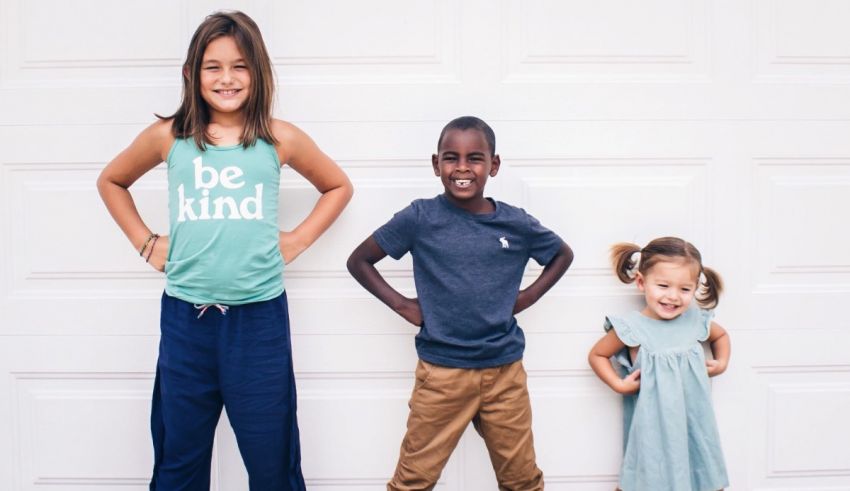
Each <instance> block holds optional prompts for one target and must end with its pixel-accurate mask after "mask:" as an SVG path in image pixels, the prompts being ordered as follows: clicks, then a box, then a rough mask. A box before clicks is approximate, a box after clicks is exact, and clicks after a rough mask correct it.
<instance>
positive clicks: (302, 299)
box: [0, 0, 850, 491]
mask: <svg viewBox="0 0 850 491" xmlns="http://www.w3.org/2000/svg"><path fill="white" fill-rule="evenodd" d="M220 7H229V8H239V9H242V10H245V11H246V12H247V13H249V14H250V15H251V16H253V17H254V18H255V19H256V20H257V21H258V23H259V24H260V26H261V28H262V30H263V33H264V35H265V37H266V41H267V44H268V46H269V49H270V52H271V54H272V56H273V58H274V62H275V66H276V69H277V72H278V81H279V83H280V87H281V90H280V92H279V103H278V110H277V115H278V116H279V117H282V118H284V119H288V120H290V121H293V122H295V123H296V124H298V125H300V126H302V127H303V128H304V129H305V130H307V132H308V133H310V134H311V135H313V136H314V138H315V139H316V140H317V141H318V142H319V144H320V145H321V146H322V147H323V148H324V149H325V150H326V151H327V152H328V153H329V154H330V155H332V156H333V157H334V158H335V159H337V160H338V162H339V163H340V164H341V165H342V166H343V167H344V168H345V170H346V171H347V172H348V173H349V175H350V176H351V178H352V180H353V181H354V183H355V186H356V195H355V198H354V200H353V201H352V203H351V205H350V206H349V208H348V209H347V210H346V212H345V213H344V215H343V216H342V217H341V219H340V221H339V222H338V223H337V224H336V225H335V226H334V228H333V229H332V230H331V231H330V232H329V233H328V234H327V235H326V236H325V237H323V238H322V239H321V240H320V242H318V243H317V244H316V245H315V246H314V247H313V248H312V249H311V250H309V251H308V252H307V253H306V254H305V255H304V256H302V257H301V258H299V260H298V261H296V262H295V263H294V264H293V265H292V267H291V268H289V269H288V271H287V285H288V288H289V295H290V302H291V306H292V321H293V322H292V325H293V330H294V348H293V349H294V355H295V360H296V371H297V374H296V375H297V379H298V383H299V404H300V406H299V417H300V422H301V428H302V438H303V452H304V455H303V459H304V464H303V465H304V472H305V475H306V477H307V480H308V486H309V487H310V488H311V489H321V490H327V491H332V490H333V491H343V490H344V491H365V490H376V489H381V487H382V486H383V483H384V482H385V480H386V479H387V478H388V477H389V475H390V474H391V472H392V469H393V466H394V464H395V458H396V455H397V449H398V445H399V443H400V440H401V436H402V434H403V431H404V423H405V418H406V411H407V405H406V401H407V398H408V395H409V391H410V388H411V385H412V371H413V367H414V363H415V352H414V349H413V335H414V329H413V328H411V327H410V326H408V325H405V323H404V322H403V321H402V320H401V319H400V318H398V317H396V316H395V315H393V314H392V313H390V312H389V311H388V310H387V309H386V308H385V307H384V306H383V305H382V304H380V303H379V302H378V301H377V300H375V299H373V298H371V297H370V296H369V295H368V294H367V293H366V292H365V291H363V290H362V289H361V288H360V287H359V286H357V285H356V283H355V282H354V281H353V280H352V279H351V278H350V277H349V276H348V274H347V272H346V271H345V266H344V263H345V259H346V257H347V256H348V254H349V252H350V251H351V250H352V249H353V247H354V246H355V245H356V244H357V243H359V242H360V241H361V240H362V239H363V238H365V237H366V236H367V235H368V234H369V233H370V232H371V231H372V230H373V229H374V228H375V227H377V226H378V225H380V224H381V223H383V222H384V221H386V220H387V219H388V218H389V217H390V215H391V213H392V211H394V210H397V209H400V208H401V207H403V206H404V205H406V204H407V203H408V202H409V201H410V200H411V199H413V198H416V197H425V196H431V195H434V194H436V193H438V192H439V191H440V185H439V181H438V179H436V178H435V177H433V174H432V173H431V170H430V164H429V156H430V154H431V153H432V152H433V151H434V150H435V144H436V139H437V135H438V132H439V130H440V128H441V127H442V125H443V124H444V123H445V122H446V121H448V120H449V119H451V118H453V117H455V116H459V115H463V114H475V115H478V116H481V117H483V118H484V119H485V120H487V121H489V122H490V123H491V124H492V125H493V127H494V129H495V130H496V134H497V137H498V150H499V153H501V155H502V158H503V163H504V164H503V167H502V171H501V172H500V174H499V176H498V177H497V178H495V179H493V180H491V181H490V184H489V187H488V188H489V192H490V194H491V195H493V196H495V197H497V198H499V199H502V200H504V201H508V202H511V203H514V204H518V205H521V206H523V207H525V208H526V209H528V210H529V211H530V212H531V213H532V214H534V215H536V216H537V217H538V218H540V219H541V221H542V222H543V223H544V224H547V225H548V226H550V227H551V228H553V229H554V230H556V231H557V232H558V233H560V234H561V235H562V236H563V237H565V238H566V239H567V241H568V242H569V243H570V244H571V245H572V246H573V248H574V250H575V253H576V260H575V263H574V265H573V267H572V269H571V270H570V271H569V272H568V274H567V276H566V277H565V278H564V279H563V280H562V281H561V283H560V284H558V285H557V286H556V287H555V288H554V289H553V290H552V291H551V292H550V293H549V294H548V295H547V297H546V298H545V299H543V300H542V301H541V302H540V303H539V304H538V305H536V306H535V307H534V308H533V309H532V310H530V311H529V312H527V313H524V314H523V315H522V316H521V318H520V323H521V325H522V326H524V328H525V330H526V332H527V338H528V348H527V351H526V366H527V369H528V372H529V385H530V388H531V391H532V400H533V405H534V415H535V432H536V443H537V450H538V454H539V464H540V466H541V467H542V468H543V470H544V472H545V474H546V481H547V485H548V488H549V489H555V490H582V491H585V490H610V489H612V488H613V487H614V485H615V482H616V474H617V470H618V465H619V452H620V432H621V430H620V405H619V398H618V397H617V396H615V395H614V394H613V393H611V391H610V390H608V389H607V388H606V387H605V386H603V385H602V383H601V382H599V381H598V380H597V379H596V378H595V377H594V376H593V374H592V373H591V372H590V370H589V368H588V367H587V363H586V361H585V360H586V352H587V350H588V349H589V347H590V346H591V345H592V343H593V342H594V340H595V339H596V338H597V337H598V336H599V335H600V334H601V321H602V318H603V316H604V315H605V314H606V313H607V312H611V311H620V310H623V309H627V308H629V307H630V306H631V305H632V304H633V303H634V302H636V301H637V300H638V298H637V297H636V296H635V294H634V291H633V289H632V288H631V287H623V286H622V285H619V284H618V283H617V282H616V281H615V279H614V277H613V275H612V274H611V273H610V272H609V269H608V266H607V262H606V250H607V247H608V246H609V245H610V244H611V243H612V242H616V241H621V240H633V241H637V242H640V243H644V242H646V241H647V240H648V239H650V238H652V237H656V236H659V235H668V234H674V235H681V236H684V237H687V238H689V239H691V240H692V241H693V242H694V243H695V244H697V246H698V247H700V249H701V250H702V251H703V255H704V257H705V259H706V263H707V264H708V265H710V266H712V267H715V268H716V269H717V270H719V271H720V272H721V273H722V274H723V275H724V277H725V279H726V281H727V284H728V292H727V294H726V295H725V297H724V298H723V299H722V301H721V305H720V307H719V309H718V316H717V319H718V321H719V322H720V323H721V324H723V325H725V326H726V327H727V328H728V330H729V331H730V333H731V336H732V341H733V360H732V364H731V366H730V369H729V371H728V372H727V373H726V374H725V375H723V376H722V377H720V378H718V379H716V380H715V382H714V395H715V402H716V409H717V413H718V419H719V424H720V432H721V437H722V439H723V444H724V450H725V452H726V456H727V460H728V466H729V470H730V477H731V481H732V486H731V489H733V490H750V489H758V490H760V491H767V490H807V491H817V490H824V491H826V490H829V491H838V490H848V489H850V452H848V451H847V441H848V438H850V420H848V417H847V415H848V411H850V329H848V328H850V321H848V316H847V314H846V310H845V308H846V306H847V304H848V303H850V259H848V258H850V254H848V251H850V232H848V226H847V224H848V223H850V137H848V135H850V90H848V88H849V87H848V84H850V30H848V29H847V26H848V25H850V1H847V0H643V1H640V2H637V1H631V0H594V1H590V0H584V1H580V0H561V1H556V0H524V1H521V0H498V1H489V0H457V1H450V0H431V1H424V0H423V1H415V2H413V1H409V2H399V1H395V0H358V1H357V2H348V1H345V0H317V1H306V0H300V1H295V0H288V1H280V2H273V1H271V0H268V1H262V0H256V1H248V0H246V1H243V2H233V3H230V4H223V3H218V2H213V1H200V0H199V1H186V2H174V1H167V0H148V1H146V2H113V1H108V0H85V1H76V2H66V1H60V0H0V42H2V45H0V47H1V48H2V51H0V149H2V150H0V193H2V194H0V278H2V282H0V319H2V322H0V489H4V490H5V489H9V490H34V489H38V490H41V491H44V490H57V491H58V490H83V489H85V490H90V489H103V490H108V489H115V490H142V489H146V485H147V480H148V476H149V474H150V467H151V460H152V458H151V454H152V450H151V444H150V441H149V436H148V429H147V424H148V412H149V395H150V392H151V387H152V379H153V369H154V363H155V357H156V346H157V341H158V298H159V295H160V292H161V290H162V287H163V280H162V277H161V275H159V274H157V273H155V272H153V271H150V270H149V269H147V268H146V267H145V265H144V264H141V263H140V261H139V260H138V257H137V256H136V255H135V254H134V252H133V250H132V248H131V247H130V246H129V244H128V243H127V241H126V240H125V239H124V237H123V236H122V235H121V234H120V232H119V230H118V228H117V227H116V226H115V225H114V224H113V223H112V221H111V219H110V218H109V216H108V214H107V212H106V210H105V208H104V207H103V205H102V204H101V202H100V199H99V197H98V196H97V193H96V191H95V187H94V181H95V177H96V176H97V174H98V172H99V171H100V169H101V168H102V167H103V165H104V164H105V162H107V161H108V160H109V159H111V158H112V157H113V156H114V155H115V154H116V153H117V152H118V151H120V150H121V149H122V148H123V147H124V146H126V145H127V144H128V143H129V142H130V140H131V139H132V137H133V136H134V135H135V134H136V133H138V132H139V131H140V130H141V129H142V128H143V127H144V126H145V125H147V124H149V123H150V122H151V121H152V120H153V116H152V113H153V112H158V113H160V114H168V113H170V112H171V111H173V109H174V108H175V107H176V105H177V101H178V99H179V65H180V63H181V61H182V56H183V54H184V52H185V49H186V46H187V43H188V40H189V37H190V35H191V33H192V31H193V30H194V28H195V27H196V26H197V24H198V23H199V22H200V21H201V19H202V18H203V16H204V15H205V14H206V13H209V12H210V11H212V10H214V9H215V8H220ZM282 187H283V192H282V197H283V198H282V199H283V202H282V205H281V207H282V216H284V217H285V219H284V223H283V224H282V226H283V227H284V228H286V227H291V226H292V225H293V224H294V223H296V222H297V221H298V220H299V219H300V217H302V216H303V215H304V214H305V213H306V212H307V210H308V209H309V207H310V206H311V204H312V202H313V201H314V199H315V197H316V193H315V192H314V191H313V190H312V189H311V188H310V186H309V185H308V184H307V183H306V182H305V181H304V180H302V179H300V178H298V176H297V175H294V173H292V172H291V171H288V170H287V171H286V172H285V174H284V179H283V183H282ZM133 189H134V196H135V197H136V199H137V202H138V205H139V208H140V209H141V210H142V213H143V215H144V216H145V217H146V218H147V220H148V223H149V224H150V225H151V226H152V228H154V229H155V230H160V231H162V230H166V228H167V213H166V183H165V172H164V171H163V170H162V169H157V170H155V171H153V172H151V173H150V174H149V175H147V176H145V177H144V178H143V179H142V180H141V181H140V182H139V183H138V184H137V185H135V186H134V188H133ZM381 266H382V270H383V271H384V272H385V273H386V275H387V276H388V277H390V281H391V282H392V283H393V284H394V285H396V286H398V287H399V288H400V289H402V290H403V291H405V292H407V293H408V294H411V295H412V294H413V288H412V285H413V282H412V278H411V272H410V262H409V258H406V259H404V260H403V261H400V262H398V263H396V262H393V261H391V260H387V261H385V262H384V263H382V264H381ZM538 271H539V270H538V269H536V268H534V267H530V268H529V272H528V277H529V278H531V277H533V276H534V275H535V274H537V272H538ZM243 473H244V471H243V470H242V467H241V462H240V459H239V457H238V452H237V450H236V449H235V446H234V442H233V438H232V435H231V434H230V433H229V429H228V428H227V425H223V426H222V428H221V431H220V432H219V439H218V444H217V448H216V455H215V464H214V483H215V486H216V488H217V489H222V490H234V489H244V488H246V485H245V480H244V479H245V478H244V475H243ZM491 474H492V471H491V470H490V468H489V463H488V461H487V457H486V451H485V449H484V447H483V445H482V443H481V442H480V440H479V439H478V438H477V436H476V435H474V434H473V433H470V434H467V435H466V437H465V438H464V440H463V441H462V443H461V445H460V447H459V448H458V449H457V451H456V452H455V455H454V456H453V458H452V460H451V461H450V462H449V465H448V467H447V468H446V470H445V472H444V474H443V479H442V486H441V488H440V489H444V490H452V491H454V490H471V491H477V490H487V489H494V487H495V484H494V480H493V478H492V477H491Z"/></svg>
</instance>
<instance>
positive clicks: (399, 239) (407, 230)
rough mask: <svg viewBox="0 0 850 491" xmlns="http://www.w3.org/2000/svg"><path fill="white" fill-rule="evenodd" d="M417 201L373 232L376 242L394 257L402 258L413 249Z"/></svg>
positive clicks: (416, 220)
mask: <svg viewBox="0 0 850 491" xmlns="http://www.w3.org/2000/svg"><path fill="white" fill-rule="evenodd" d="M415 205H416V203H411V204H410V205H409V206H408V207H407V208H405V209H403V210H401V211H399V212H398V213H396V214H395V215H393V217H392V218H391V219H390V221H388V222H387V223H385V224H383V225H382V226H381V227H379V228H378V230H375V232H374V233H373V234H372V237H374V239H375V242H377V243H378V245H379V246H381V249H383V250H384V252H386V253H387V255H388V256H390V257H391V258H393V259H396V260H398V259H401V258H402V256H404V255H405V254H407V253H408V252H409V251H411V250H412V249H413V237H414V232H415V231H416V228H417V227H416V226H417V222H418V213H417V211H416V206H415Z"/></svg>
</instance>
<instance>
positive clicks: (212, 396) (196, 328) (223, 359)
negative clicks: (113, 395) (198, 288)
mask: <svg viewBox="0 0 850 491" xmlns="http://www.w3.org/2000/svg"><path fill="white" fill-rule="evenodd" d="M199 313H200V310H198V309H197V308H196V307H195V306H194V305H193V304H191V303H188V302H184V301H182V300H179V299H176V298H174V297H170V296H168V295H165V294H163V296H162V317H161V320H160V325H161V329H162V337H161V338H160V343H159V361H158V362H157V367H156V381H155V383H154V391H153V405H152V409H151V433H152V435H153V443H154V470H153V478H152V479H151V485H150V489H151V490H152V491H178V490H179V491H184V490H185V491H208V490H209V487H210V460H211V457H212V448H213V437H214V435H215V427H216V424H217V423H218V419H219V415H220V414H221V408H222V406H224V407H225V408H226V409H227V417H228V418H229V420H230V424H231V426H232V427H233V431H234V433H235V434H236V441H237V443H238V445H239V452H240V453H241V454H242V460H243V461H244V463H245V467H246V469H247V470H248V476H249V480H250V487H251V489H252V490H263V491H273V490H281V491H283V490H286V491H290V490H303V489H305V487H304V478H303V477H302V475H301V450H300V444H299V440H298V422H297V420H296V415H295V405H296V399H295V376H294V374H293V370H292V355H291V354H292V350H291V344H290V337H289V313H288V308H287V302H286V293H284V294H282V295H281V296H280V297H277V298H275V299H272V300H267V301H264V302H257V303H252V304H246V305H235V306H231V307H229V309H228V310H227V311H226V312H222V311H221V310H220V309H219V308H217V307H216V306H210V307H209V308H207V310H206V311H205V312H204V313H203V315H202V316H201V317H200V318H198V314H199Z"/></svg>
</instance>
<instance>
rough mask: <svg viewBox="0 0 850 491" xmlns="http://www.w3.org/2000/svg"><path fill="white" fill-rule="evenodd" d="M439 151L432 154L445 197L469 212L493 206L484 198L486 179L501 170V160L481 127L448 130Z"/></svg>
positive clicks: (482, 211)
mask: <svg viewBox="0 0 850 491" xmlns="http://www.w3.org/2000/svg"><path fill="white" fill-rule="evenodd" d="M437 152H438V153H437V154H435V155H432V156H431V164H432V165H433V166H434V174H435V175H437V176H439V177H440V180H441V181H442V182H443V187H444V188H445V190H446V192H445V195H446V198H448V199H449V201H450V202H451V203H452V204H454V205H455V206H457V207H458V208H463V209H465V210H466V211H468V212H470V213H475V214H479V213H488V212H491V211H493V205H492V203H490V202H489V201H487V200H486V199H485V198H484V186H485V185H486V184H487V178H488V177H492V176H495V175H496V173H498V172H499V165H500V163H501V162H500V160H499V156H498V155H493V151H492V149H491V148H490V145H488V144H487V139H486V138H485V137H484V133H482V132H481V131H480V130H478V129H468V130H459V129H451V130H448V131H446V133H445V135H443V139H442V140H441V141H440V148H438V149H437Z"/></svg>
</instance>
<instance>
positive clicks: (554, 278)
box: [514, 243, 573, 314]
mask: <svg viewBox="0 0 850 491" xmlns="http://www.w3.org/2000/svg"><path fill="white" fill-rule="evenodd" d="M572 262H573V250H572V249H570V246H568V245H567V244H566V243H561V249H560V250H559V251H558V252H557V253H555V256H554V257H553V258H552V260H551V261H549V263H548V264H547V265H546V266H544V267H543V271H541V272H540V276H538V277H537V279H536V280H534V282H533V283H532V284H530V285H528V288H526V289H524V290H520V291H519V294H517V297H516V304H514V314H518V313H520V312H522V311H523V310H525V309H527V308H529V307H531V306H532V305H534V304H535V303H536V302H537V301H538V300H540V298H541V297H542V296H543V295H544V294H545V293H546V292H547V291H549V289H550V288H552V285H554V284H555V283H557V282H558V280H560V279H561V276H564V273H565V272H566V271H567V268H569V267H570V264H572Z"/></svg>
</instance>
